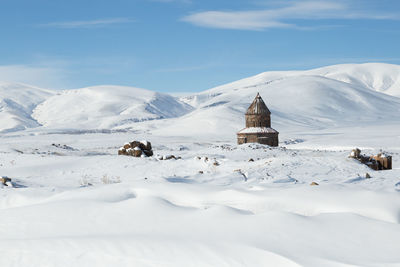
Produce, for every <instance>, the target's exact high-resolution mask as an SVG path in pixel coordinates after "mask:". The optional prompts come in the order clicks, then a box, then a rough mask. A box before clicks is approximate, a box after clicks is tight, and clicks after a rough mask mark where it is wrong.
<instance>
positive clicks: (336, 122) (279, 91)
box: [0, 64, 400, 267]
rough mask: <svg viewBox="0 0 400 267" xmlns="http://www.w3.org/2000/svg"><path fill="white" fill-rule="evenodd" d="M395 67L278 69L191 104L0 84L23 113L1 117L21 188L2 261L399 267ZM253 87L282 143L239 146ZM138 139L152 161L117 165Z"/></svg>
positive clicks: (8, 218) (0, 193)
mask: <svg viewBox="0 0 400 267" xmlns="http://www.w3.org/2000/svg"><path fill="white" fill-rule="evenodd" d="M397 67H398V66H392V65H385V64H367V65H339V66H332V67H327V68H325V69H326V70H325V71H322V70H323V69H324V68H322V69H316V70H311V71H304V72H269V73H264V74H260V75H257V76H255V77H250V78H248V79H244V80H241V81H238V82H235V83H231V84H228V85H224V86H220V87H217V88H213V89H210V90H208V91H205V92H203V93H199V94H196V95H194V96H191V97H186V98H183V99H182V100H181V101H182V102H180V101H179V100H177V99H175V98H172V97H169V96H167V95H162V94H156V93H152V92H149V91H146V90H142V89H132V88H127V87H115V88H114V87H110V86H106V87H97V88H96V87H90V88H85V89H78V90H67V91H62V92H52V91H47V90H41V89H38V88H35V87H28V86H23V85H18V86H19V87H18V88H20V89H18V90H16V91H7V90H5V89H4V88H12V87H14V86H16V85H14V84H4V83H3V84H2V86H0V89H1V88H3V89H1V91H0V92H1V93H2V94H1V97H2V99H13V101H14V102H15V103H18V105H19V106H18V105H10V104H9V103H10V102H7V101H5V102H4V103H6V104H3V105H4V106H2V108H1V110H0V115H1V116H3V117H2V118H3V119H4V120H5V121H6V122H7V125H6V124H3V123H2V124H1V129H2V130H3V133H2V134H1V135H0V176H8V177H10V178H11V179H12V185H13V186H12V187H11V186H2V188H0V218H1V220H0V249H1V251H2V252H3V255H2V257H0V266H96V267H97V266H99V267H101V266H158V267H159V266H174V267H175V266H185V267H186V266H316V267H320V266H375V267H381V266H391V267H393V266H400V254H399V253H398V252H399V251H400V242H399V241H400V168H399V166H400V134H399V133H400V123H399V122H400V121H399V115H398V114H399V113H398V111H399V107H400V99H399V98H397V97H395V96H394V95H395V93H394V92H396V91H398V87H396V81H397V80H398V77H395V75H394V74H393V73H395V70H396V69H397ZM386 68H388V69H393V70H394V71H393V73H392V72H390V71H385V69H386ZM353 70H354V71H353ZM319 72H320V74H318V73H319ZM364 72H365V73H370V74H371V77H373V81H377V82H373V81H371V80H370V79H361V78H360V77H361V76H360V75H361V74H360V73H364ZM310 73H311V74H310ZM387 73H389V75H392V76H390V77H391V81H393V83H391V82H390V83H389V82H388V83H386V85H388V84H391V85H390V86H389V87H387V86H385V87H379V86H378V85H380V84H381V83H379V82H378V81H379V79H381V78H380V77H381V76H382V75H383V74H385V75H386V74H387ZM339 76H340V79H342V80H340V79H339ZM350 76H351V77H355V78H354V79H352V80H351V81H357V82H348V81H345V80H344V78H343V77H350ZM357 77H358V78H357ZM362 77H364V76H362ZM365 77H367V76H365ZM356 78H357V79H356ZM381 80H383V79H381ZM361 81H362V82H361ZM366 81H368V83H367V82H366ZM371 86H375V87H371ZM258 91H259V92H260V94H261V96H262V97H263V98H264V101H265V102H266V104H267V105H268V107H269V108H270V110H271V112H272V126H273V128H275V129H276V130H278V131H279V132H280V135H279V138H280V146H279V147H277V148H270V147H268V146H264V145H259V144H244V145H237V144H236V143H235V140H236V132H237V131H238V130H240V129H242V128H243V127H244V112H245V110H246V108H247V107H248V105H250V103H251V101H252V100H253V99H254V97H255V95H256V93H257V92H258ZM378 91H381V92H378ZM8 92H9V93H8ZM389 93H390V94H389ZM24 96H26V97H25V98H24ZM155 99H156V100H155ZM154 100H155V101H154ZM80 101H81V102H80ZM183 102H184V103H186V104H184V103H183ZM2 103H3V102H2ZM21 103H23V104H24V105H22V104H21ZM29 103H30V104H29ZM40 103H41V104H40ZM129 103H131V105H129ZM169 105H171V106H172V107H174V108H173V110H170V109H168V107H169ZM187 105H191V106H192V108H190V107H188V106H187ZM149 106H150V107H151V108H148V109H146V108H147V107H149ZM11 107H14V109H13V112H14V113H12V114H15V115H13V116H11V115H10V114H11V112H10V110H11V109H10V108H11ZM35 107H36V108H35ZM191 109H193V111H190V110H191ZM20 111H24V112H20ZM125 111H126V113H125ZM122 113H123V114H122ZM52 114H53V115H54V116H52ZM119 114H120V115H119ZM125 115H127V116H125ZM178 116H180V117H178ZM161 117H164V118H166V119H161ZM21 118H23V119H26V120H25V121H22V120H21V121H18V120H19V119H21ZM128 119H131V120H132V121H126V120H128ZM133 121H138V122H135V123H134V122H133ZM2 122H3V121H2ZM10 122H12V123H14V124H12V123H10ZM28 122H29V123H31V124H29V123H28ZM24 123H25V124H24ZM40 124H44V126H40ZM16 127H20V128H16ZM28 127H32V128H31V129H26V130H19V129H25V128H28ZM133 140H149V141H150V142H151V143H152V147H153V151H154V153H155V156H154V157H149V158H135V157H128V156H118V155H117V152H118V148H120V147H121V145H123V144H124V143H126V142H127V141H133ZM355 147H358V148H360V149H361V150H362V153H366V154H368V155H373V154H374V155H375V154H377V153H380V152H384V154H387V155H391V156H392V157H393V170H388V171H373V170H371V169H369V168H368V167H367V166H365V165H362V164H360V163H359V162H358V161H356V160H354V159H351V158H349V157H348V155H349V154H350V152H351V150H352V149H353V148H355ZM165 155H174V156H175V157H181V159H179V160H174V159H171V160H159V158H167V157H166V156H165ZM163 156H164V157H163ZM250 159H252V160H250ZM366 173H369V174H370V176H371V178H368V179H367V178H365V177H366ZM312 182H316V183H318V184H319V185H318V186H310V184H311V183H312Z"/></svg>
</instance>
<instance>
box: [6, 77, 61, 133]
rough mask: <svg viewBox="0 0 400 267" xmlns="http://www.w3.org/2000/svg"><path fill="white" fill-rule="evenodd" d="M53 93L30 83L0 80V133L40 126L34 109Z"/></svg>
mask: <svg viewBox="0 0 400 267" xmlns="http://www.w3.org/2000/svg"><path fill="white" fill-rule="evenodd" d="M53 94H54V92H52V91H50V90H45V89H40V88H37V87H34V86H30V85H25V84H21V83H9V82H0V133H1V132H9V131H19V130H24V129H26V128H32V127H37V126H39V123H38V122H37V121H36V120H35V119H33V118H32V116H31V115H32V110H33V109H34V108H35V107H36V106H37V105H38V104H39V103H41V102H43V101H44V100H45V99H46V98H48V97H50V96H52V95H53Z"/></svg>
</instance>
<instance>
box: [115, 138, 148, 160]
mask: <svg viewBox="0 0 400 267" xmlns="http://www.w3.org/2000/svg"><path fill="white" fill-rule="evenodd" d="M118 155H125V156H132V157H151V156H153V150H152V148H151V143H150V142H149V141H141V142H139V141H133V142H129V143H125V144H124V146H123V147H121V148H120V149H119V150H118Z"/></svg>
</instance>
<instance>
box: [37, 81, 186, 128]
mask: <svg viewBox="0 0 400 267" xmlns="http://www.w3.org/2000/svg"><path fill="white" fill-rule="evenodd" d="M190 110H191V107H190V106H189V105H186V104H184V103H182V102H179V101H178V100H176V99H175V98H173V97H172V96H169V95H166V94H161V93H156V92H153V91H149V90H144V89H139V88H134V87H125V86H94V87H88V88H82V89H76V90H65V91H63V92H61V93H60V94H57V95H54V96H52V97H50V98H48V99H47V100H46V101H44V102H43V103H41V104H40V105H39V106H38V107H37V108H36V109H35V110H34V112H33V115H32V117H34V118H35V119H36V120H37V121H38V122H39V123H40V124H42V125H44V126H49V127H57V128H60V127H61V128H84V129H112V128H114V127H117V126H121V125H124V124H128V123H133V122H140V121H146V120H155V119H165V118H172V117H177V116H181V115H183V114H185V113H187V112H189V111H190Z"/></svg>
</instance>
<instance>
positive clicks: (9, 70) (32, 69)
mask: <svg viewBox="0 0 400 267" xmlns="http://www.w3.org/2000/svg"><path fill="white" fill-rule="evenodd" d="M67 80H68V79H67V73H66V70H64V69H60V68H57V67H49V66H36V65H0V81H7V82H20V83H25V84H31V85H35V86H40V87H44V88H63V87H64V86H65V85H66V84H68V82H67Z"/></svg>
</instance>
